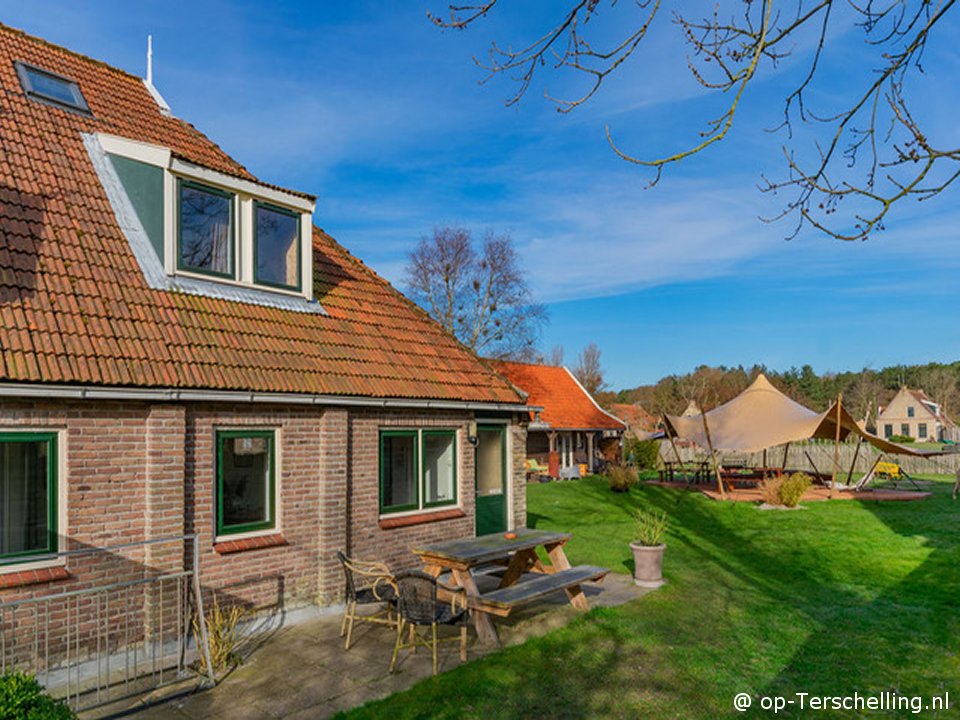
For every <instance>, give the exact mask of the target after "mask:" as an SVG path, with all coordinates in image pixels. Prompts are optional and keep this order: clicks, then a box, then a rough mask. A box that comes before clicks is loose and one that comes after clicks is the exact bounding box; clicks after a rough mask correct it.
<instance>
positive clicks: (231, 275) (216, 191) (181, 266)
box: [176, 178, 237, 280]
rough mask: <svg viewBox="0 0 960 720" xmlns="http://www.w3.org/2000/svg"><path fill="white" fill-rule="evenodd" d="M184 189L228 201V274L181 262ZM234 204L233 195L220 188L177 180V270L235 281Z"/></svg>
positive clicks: (234, 198)
mask: <svg viewBox="0 0 960 720" xmlns="http://www.w3.org/2000/svg"><path fill="white" fill-rule="evenodd" d="M184 188H189V189H193V190H196V191H198V192H204V193H208V194H210V195H217V196H219V197H222V198H224V199H225V200H228V201H229V203H230V221H229V222H230V224H229V229H228V231H227V232H228V235H229V238H230V272H225V273H222V272H217V271H216V270H209V269H207V268H201V267H194V266H192V265H188V264H185V263H184V261H183V190H184ZM236 204H237V198H236V195H235V194H234V193H231V192H227V191H226V190H221V189H220V188H216V187H212V186H210V185H204V184H203V183H198V182H194V181H193V180H185V179H183V178H177V197H176V206H177V270H183V271H186V272H191V273H198V274H200V275H208V276H210V277H216V278H227V279H229V280H236V279H237V257H236V256H237V248H236V245H237V242H236V234H237V219H236Z"/></svg>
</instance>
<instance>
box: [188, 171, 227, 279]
mask: <svg viewBox="0 0 960 720" xmlns="http://www.w3.org/2000/svg"><path fill="white" fill-rule="evenodd" d="M177 185H178V187H179V193H178V195H179V206H178V207H179V223H178V230H179V233H178V238H177V268H178V269H179V270H188V271H190V272H199V273H205V274H208V275H216V276H218V277H226V278H235V277H236V273H235V272H234V265H235V263H234V261H233V256H234V252H233V246H234V242H233V204H234V196H233V195H232V194H230V193H228V192H224V191H223V190H218V189H216V188H212V187H208V186H206V185H201V184H199V183H194V182H189V181H187V180H179V181H178V182H177Z"/></svg>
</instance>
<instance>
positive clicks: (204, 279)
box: [96, 134, 322, 312]
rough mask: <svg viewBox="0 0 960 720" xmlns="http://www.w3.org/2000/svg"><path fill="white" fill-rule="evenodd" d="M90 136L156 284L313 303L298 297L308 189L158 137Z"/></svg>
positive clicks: (310, 203) (307, 290)
mask: <svg viewBox="0 0 960 720" xmlns="http://www.w3.org/2000/svg"><path fill="white" fill-rule="evenodd" d="M96 142H97V144H98V146H99V148H100V149H101V150H102V151H103V152H104V158H105V159H104V162H106V163H108V164H109V165H110V168H111V170H112V173H111V175H110V176H107V175H102V176H101V177H102V179H103V178H106V179H104V180H103V182H104V186H105V188H106V190H107V194H108V196H110V197H111V202H112V203H119V204H116V205H115V210H116V209H117V208H118V207H119V208H121V211H120V215H118V219H120V220H121V226H122V227H124V229H125V232H127V233H128V239H129V238H135V239H136V240H131V247H132V248H133V249H134V253H135V254H137V253H139V255H138V256H137V257H138V260H140V264H141V267H142V268H144V273H145V276H146V277H147V279H148V282H152V283H153V286H155V287H158V286H163V287H168V288H171V289H174V288H175V289H179V290H185V291H187V292H195V293H200V294H210V295H213V296H216V297H227V298H229V299H243V300H248V301H250V302H257V303H261V304H268V305H269V304H275V305H277V306H282V307H289V308H292V309H302V310H303V311H304V312H317V311H318V307H317V305H316V303H311V302H308V303H306V304H305V305H304V306H300V305H298V301H300V302H302V301H312V300H313V287H312V285H313V283H312V280H313V264H312V260H313V253H312V252H311V248H312V244H313V236H312V231H313V223H312V219H311V216H312V214H313V209H314V199H313V198H312V197H309V196H305V195H302V194H300V193H296V192H292V191H289V190H283V189H280V188H277V187H273V186H269V185H264V184H263V183H259V182H256V181H254V180H249V179H246V178H238V177H236V176H234V175H228V174H225V173H223V172H219V171H216V170H213V169H211V168H207V167H203V166H200V165H196V164H193V163H190V162H187V161H186V160H183V159H181V158H178V157H176V156H174V155H173V153H172V152H171V151H170V150H169V149H168V148H164V147H160V146H157V145H150V144H147V143H140V142H136V141H133V140H127V139H126V138H119V137H115V136H112V135H103V134H99V135H97V136H96ZM98 172H99V171H98ZM116 193H119V194H120V195H122V198H115V197H113V195H114V194H116ZM124 205H126V207H127V208H128V209H129V212H128V211H127V210H123V208H122V206H124ZM121 215H122V217H121ZM131 215H135V216H136V217H135V218H134V217H131ZM144 258H146V260H147V265H144ZM319 311H320V312H322V310H319Z"/></svg>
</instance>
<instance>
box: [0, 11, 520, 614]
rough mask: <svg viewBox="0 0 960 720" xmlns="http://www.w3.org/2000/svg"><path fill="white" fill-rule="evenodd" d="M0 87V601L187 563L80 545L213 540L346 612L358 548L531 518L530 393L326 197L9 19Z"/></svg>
mask: <svg viewBox="0 0 960 720" xmlns="http://www.w3.org/2000/svg"><path fill="white" fill-rule="evenodd" d="M0 88H2V93H0V154H2V158H3V161H2V163H0V237H2V240H0V601H6V600H11V599H14V598H20V597H25V596H34V595H39V594H43V593H52V592H60V591H64V590H72V589H77V588H83V587H88V586H91V585H96V584H97V583H102V582H106V581H108V580H109V581H111V582H112V581H116V580H117V579H118V578H123V577H125V576H127V575H129V576H136V574H137V573H139V572H142V570H143V568H144V567H145V566H149V567H150V568H152V569H157V568H159V569H161V570H163V569H167V570H169V569H176V568H178V567H183V566H184V564H185V562H186V561H188V560H190V561H191V562H192V560H191V558H190V557H189V555H190V554H191V550H190V548H189V547H187V548H186V549H179V550H176V549H175V550H172V551H171V550H170V549H169V548H168V549H166V550H161V549H160V548H159V546H156V547H154V546H146V547H145V548H140V549H138V550H136V551H134V550H133V549H131V550H130V551H129V552H126V551H124V552H119V553H115V554H113V555H111V556H110V557H109V558H100V559H99V560H97V561H92V560H89V559H86V560H83V561H80V560H74V559H73V557H71V556H64V555H63V554H62V553H63V552H64V551H70V550H74V549H76V548H85V547H94V548H95V547H102V546H105V545H112V544H117V543H120V542H131V543H136V542H140V541H149V540H151V539H157V538H164V537H171V536H182V535H186V534H196V535H197V536H198V537H199V553H198V554H199V565H200V576H201V580H202V583H203V585H204V588H214V589H215V588H223V587H230V588H231V589H232V590H231V591H232V592H234V593H235V594H236V595H237V596H238V597H240V598H242V599H244V600H245V601H249V602H254V603H258V602H261V601H267V600H269V599H270V598H277V597H279V599H280V601H281V602H286V603H294V602H295V603H315V602H319V603H330V602H335V601H336V600H337V599H338V592H339V590H340V587H341V579H342V576H341V572H340V569H339V567H338V566H337V564H336V561H335V556H334V553H335V551H336V550H338V549H343V550H345V551H346V552H347V553H348V554H353V555H356V556H365V557H370V558H377V559H382V560H385V561H387V562H388V563H390V564H391V565H392V566H394V567H395V568H398V567H403V566H409V565H413V564H414V557H413V556H412V555H411V554H410V552H409V547H410V546H411V544H413V543H414V542H415V541H421V540H424V539H432V540H439V539H448V538H455V537H463V536H470V535H473V534H474V533H485V532H493V531H498V530H502V529H506V528H510V527H513V526H519V525H523V524H524V523H525V519H526V507H525V496H524V487H523V482H522V478H523V458H524V453H525V446H526V424H527V417H528V407H527V404H526V400H525V398H524V397H523V396H522V395H521V394H520V393H518V392H517V390H516V389H515V388H514V387H512V386H511V385H510V384H509V383H508V382H507V381H506V380H505V379H503V378H502V377H500V376H499V375H498V374H496V373H495V372H493V371H491V370H490V368H489V367H488V366H486V365H485V364H484V363H483V362H481V361H480V360H479V359H478V358H477V357H475V356H474V355H473V354H471V353H470V352H469V351H467V350H466V349H465V348H464V347H463V346H461V345H460V344H459V343H457V342H456V340H455V339H454V338H452V337H451V336H450V335H448V334H447V333H446V332H445V331H443V330H442V329H441V328H440V327H439V326H437V325H436V324H435V323H433V322H432V321H431V320H430V319H429V318H428V317H427V315H426V314H425V313H423V312H422V311H421V310H420V309H418V308H417V307H416V306H415V305H413V304H412V303H411V302H409V301H408V300H407V299H406V298H404V297H403V296H402V295H401V294H400V293H399V292H397V291H396V290H394V289H393V288H392V287H391V286H390V285H389V284H388V283H387V282H385V281H384V280H383V279H381V278H380V277H378V276H377V275H376V274H375V273H374V272H373V271H371V270H370V269H369V268H367V267H365V266H364V265H363V263H362V262H360V261H359V260H357V259H356V258H354V257H353V256H352V255H351V254H350V253H349V252H348V251H347V250H346V249H345V248H344V247H343V246H341V245H340V244H339V243H338V242H337V241H335V240H334V239H333V238H332V237H330V236H329V235H327V234H326V233H325V232H324V231H323V230H321V229H320V228H318V227H316V226H314V225H313V223H312V215H313V211H314V204H315V199H314V198H313V197H311V196H309V195H306V194H304V193H300V192H296V191H291V190H287V189H284V188H280V187H277V186H274V185H270V184H267V183H265V182H263V181H261V180H259V179H258V178H256V177H254V176H253V175H252V174H251V173H250V172H249V171H248V170H246V169H245V168H244V167H243V166H242V165H241V164H240V163H238V162H237V161H236V160H234V159H233V158H231V157H229V156H228V155H226V154H225V153H224V152H223V151H222V150H221V149H220V148H219V147H218V146H217V145H215V144H214V143H213V142H212V141H211V140H209V139H208V138H207V137H205V136H204V135H203V134H202V133H200V132H199V131H197V130H196V129H195V128H194V127H192V126H191V125H190V124H188V123H187V122H185V121H183V120H181V119H179V118H178V117H176V116H175V115H174V114H173V113H172V112H171V111H170V109H169V108H168V107H167V105H166V103H165V102H164V101H163V98H162V97H161V96H160V94H159V93H158V92H157V90H156V88H154V87H153V86H152V85H150V84H149V83H147V82H146V81H144V80H142V79H140V78H138V77H136V76H133V75H130V74H128V73H126V72H123V71H121V70H118V69H116V68H112V67H109V66H107V65H105V64H103V63H101V62H98V61H96V60H93V59H90V58H87V57H84V56H81V55H78V54H76V53H73V52H70V51H69V50H66V49H64V48H60V47H56V46H54V45H51V44H49V43H47V42H45V41H43V40H40V39H37V38H34V37H30V36H28V35H25V34H24V33H22V32H20V31H17V30H14V29H11V28H7V27H3V26H0ZM278 125H282V119H278ZM255 131H256V129H255V128H251V132H255ZM307 161H309V159H305V162H307ZM516 479H520V480H519V481H518V480H516Z"/></svg>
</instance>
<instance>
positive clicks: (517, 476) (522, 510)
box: [510, 424, 527, 528]
mask: <svg viewBox="0 0 960 720" xmlns="http://www.w3.org/2000/svg"><path fill="white" fill-rule="evenodd" d="M510 435H511V446H510V447H511V454H512V457H511V460H512V468H511V475H512V476H513V486H512V492H513V498H512V510H513V512H512V515H513V517H512V520H513V522H512V523H511V526H512V527H515V528H516V527H526V525H527V483H526V470H525V469H524V466H523V463H524V461H525V460H526V459H527V426H526V425H519V424H512V425H511V426H510Z"/></svg>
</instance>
